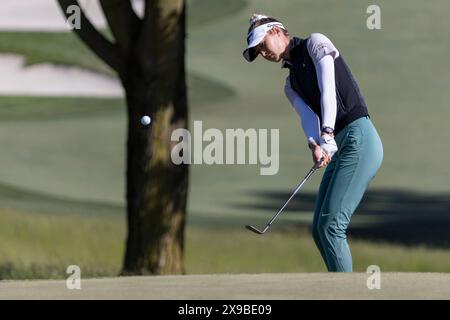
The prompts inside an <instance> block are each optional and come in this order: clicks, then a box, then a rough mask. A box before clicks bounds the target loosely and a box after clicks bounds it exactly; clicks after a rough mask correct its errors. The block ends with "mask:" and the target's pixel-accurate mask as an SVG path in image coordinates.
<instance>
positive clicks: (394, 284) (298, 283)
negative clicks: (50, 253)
mask: <svg viewBox="0 0 450 320" xmlns="http://www.w3.org/2000/svg"><path fill="white" fill-rule="evenodd" d="M368 277H369V274H366V273H352V274H342V273H298V274H295V273H292V274H235V275H227V274H224V275H190V276H156V277H121V278H105V279H88V280H81V289H80V290H68V289H67V287H66V282H65V281H58V280H53V281H47V280H45V281H25V282H23V281H6V282H2V283H0V299H2V300H3V299H50V300H53V299H164V300H172V299H196V300H201V299H208V300H210V299H244V300H248V299H253V300H260V299H261V300H263V299H275V300H297V299H358V300H359V299H446V300H448V299H449V298H450V295H449V288H450V275H448V274H439V273H381V274H380V280H381V281H380V289H368V287H367V280H368Z"/></svg>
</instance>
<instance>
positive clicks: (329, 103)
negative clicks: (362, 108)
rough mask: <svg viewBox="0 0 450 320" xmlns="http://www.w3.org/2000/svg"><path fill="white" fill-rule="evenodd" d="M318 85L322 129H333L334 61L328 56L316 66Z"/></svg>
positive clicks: (334, 96)
mask: <svg viewBox="0 0 450 320" xmlns="http://www.w3.org/2000/svg"><path fill="white" fill-rule="evenodd" d="M316 74H317V82H318V84H319V89H320V92H321V95H320V106H321V110H322V127H331V128H333V129H334V125H335V122H336V114H337V102H336V84H335V80H334V61H333V58H332V57H331V56H330V55H326V56H324V57H323V58H322V59H320V61H319V62H318V63H317V65H316Z"/></svg>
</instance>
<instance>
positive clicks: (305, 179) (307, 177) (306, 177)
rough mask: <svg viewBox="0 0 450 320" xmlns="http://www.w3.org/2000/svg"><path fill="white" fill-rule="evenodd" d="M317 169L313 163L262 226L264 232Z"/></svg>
mask: <svg viewBox="0 0 450 320" xmlns="http://www.w3.org/2000/svg"><path fill="white" fill-rule="evenodd" d="M316 170H317V165H314V166H313V167H312V168H311V170H309V172H308V174H307V175H306V176H305V178H303V180H302V181H301V182H300V184H299V185H298V186H297V187H296V188H295V190H294V192H293V193H292V195H291V196H290V197H289V199H287V200H286V202H285V203H284V204H283V206H282V207H281V208H280V210H278V212H277V213H276V214H275V215H274V216H273V217H272V219H270V221H269V223H268V224H267V225H266V227H265V228H264V231H263V232H265V231H266V230H267V229H268V228H269V227H270V225H271V224H272V222H274V221H275V219H276V218H277V217H278V215H279V214H280V213H281V212H283V209H284V208H285V207H286V206H287V205H288V203H289V202H290V201H291V200H292V198H293V197H294V196H295V195H296V193H297V192H298V190H300V188H301V187H302V186H303V185H304V184H305V182H306V181H308V179H309V178H310V177H311V176H312V175H313V173H314V172H315V171H316Z"/></svg>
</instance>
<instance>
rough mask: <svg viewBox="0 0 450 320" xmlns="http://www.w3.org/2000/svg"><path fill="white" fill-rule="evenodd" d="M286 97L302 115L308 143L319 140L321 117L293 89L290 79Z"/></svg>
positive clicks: (286, 88)
mask: <svg viewBox="0 0 450 320" xmlns="http://www.w3.org/2000/svg"><path fill="white" fill-rule="evenodd" d="M284 91H285V94H286V97H287V98H288V99H289V101H290V102H291V104H292V106H293V107H294V109H295V111H296V112H297V114H298V115H299V116H300V120H301V124H302V128H303V132H304V133H305V136H306V139H307V140H308V143H309V142H310V141H311V140H314V141H316V142H317V141H319V136H320V130H319V123H320V121H319V117H318V116H317V115H316V114H315V113H314V111H312V110H311V108H310V107H309V106H308V105H307V104H306V103H305V101H304V100H303V99H302V98H301V97H300V96H299V95H298V94H297V93H296V92H295V91H294V90H292V88H291V86H290V84H289V81H288V80H287V81H286V85H285V87H284Z"/></svg>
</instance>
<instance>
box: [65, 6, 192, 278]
mask: <svg viewBox="0 0 450 320" xmlns="http://www.w3.org/2000/svg"><path fill="white" fill-rule="evenodd" d="M58 2H59V4H60V5H61V7H62V9H63V11H64V12H66V8H67V7H68V6H70V5H73V4H76V5H78V3H77V1H76V0H58ZM100 3H101V6H102V9H103V11H104V13H105V17H106V19H107V21H108V24H109V27H110V29H111V32H112V34H113V36H114V38H115V43H111V42H109V41H108V40H107V39H105V38H104V37H103V36H102V35H101V33H99V32H98V31H97V30H95V28H94V27H93V26H92V25H91V24H90V23H89V21H88V19H86V17H84V15H83V18H82V23H81V29H79V30H75V32H76V33H77V35H78V36H79V37H80V39H81V40H83V41H84V42H85V43H86V45H88V46H89V48H91V49H92V51H94V52H95V53H96V54H97V55H98V56H99V57H100V58H101V59H102V60H103V61H105V62H106V63H107V64H108V65H109V66H111V67H112V68H113V69H114V70H116V71H117V73H118V75H119V77H120V79H121V81H122V84H123V86H124V89H125V92H126V102H127V108H128V139H127V168H126V176H127V179H126V183H127V185H126V200H127V218H128V219H127V221H128V237H127V243H126V252H125V258H124V264H123V270H122V274H174V273H183V272H184V267H183V252H184V228H185V221H186V202H187V190H188V167H187V165H174V164H173V163H172V161H171V157H170V154H171V148H172V146H173V145H174V144H176V143H177V142H171V141H170V137H171V133H172V131H173V130H175V129H177V128H186V127H187V117H188V109H187V93H186V90H187V89H186V75H185V62H184V59H185V33H186V21H185V17H186V7H185V1H184V0H147V1H146V7H145V17H144V18H143V19H142V20H141V19H139V18H138V17H137V16H136V14H135V13H134V12H133V9H132V7H131V4H130V1H129V0H101V1H100ZM66 15H67V14H66ZM143 115H148V116H150V118H151V120H152V121H151V125H149V126H142V125H141V124H140V119H141V117H142V116H143Z"/></svg>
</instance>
